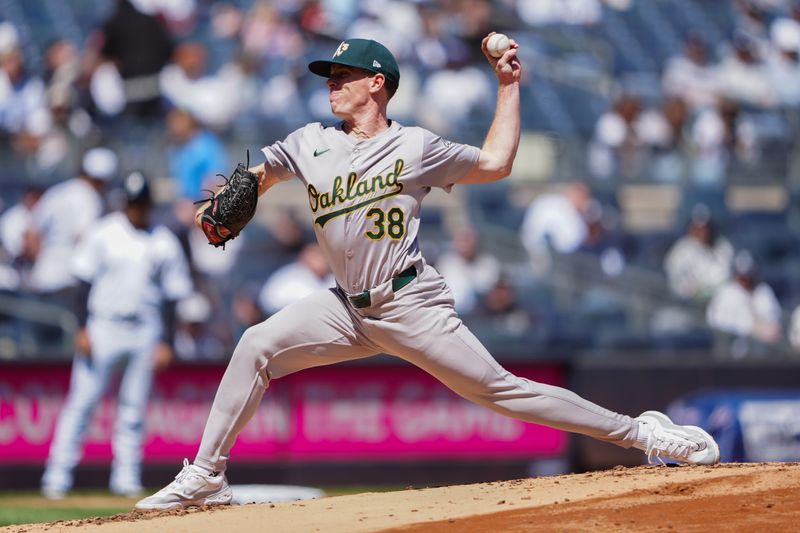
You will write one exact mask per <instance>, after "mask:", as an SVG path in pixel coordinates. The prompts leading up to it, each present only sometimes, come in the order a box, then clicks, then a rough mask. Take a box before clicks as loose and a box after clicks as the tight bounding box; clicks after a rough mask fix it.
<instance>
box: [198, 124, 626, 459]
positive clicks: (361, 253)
mask: <svg viewBox="0 0 800 533" xmlns="http://www.w3.org/2000/svg"><path fill="white" fill-rule="evenodd" d="M263 152H264V155H265V156H266V158H267V163H268V164H269V165H280V166H283V167H285V168H286V169H288V170H289V171H290V172H291V173H292V174H294V175H296V176H298V177H299V178H300V179H301V180H302V182H303V184H304V185H305V186H306V192H307V194H308V202H309V210H310V213H311V216H312V219H313V223H314V229H315V231H316V234H317V238H318V240H319V242H320V245H321V246H322V249H323V250H324V252H325V254H326V256H327V258H328V260H329V262H330V265H331V267H332V269H333V272H334V275H335V277H336V280H337V283H338V284H339V286H340V287H341V289H342V291H344V292H346V293H349V294H351V295H352V294H357V293H359V292H361V291H364V290H369V294H370V298H369V301H368V305H367V306H366V307H364V306H361V305H359V306H356V305H353V301H352V300H350V299H348V298H347V297H345V296H344V295H343V294H342V292H340V291H339V290H335V289H332V290H321V291H317V292H314V293H312V294H310V295H309V296H307V297H305V298H303V299H302V300H300V301H297V302H294V303H292V304H290V305H288V306H287V307H284V308H283V309H282V310H280V311H279V312H278V313H276V314H274V315H272V316H271V317H270V318H269V319H267V320H266V321H265V322H262V323H261V324H258V325H256V326H253V327H251V328H249V329H248V330H247V331H246V332H245V333H244V335H242V338H241V339H240V341H239V344H238V345H237V347H236V350H235V351H234V353H233V357H232V358H231V361H230V364H229V365H228V368H227V370H226V371H225V375H224V376H223V378H222V381H221V382H220V386H219V390H218V391H217V395H216V397H215V398H214V403H213V405H212V407H211V413H210V415H209V418H208V422H207V423H206V428H205V431H204V432H203V439H202V441H201V443H200V449H199V450H198V453H197V457H196V458H195V464H197V465H199V466H202V467H204V468H207V469H209V470H217V471H221V470H224V468H225V465H226V462H227V460H228V455H229V453H230V450H231V448H232V447H233V444H234V442H235V440H236V437H237V435H238V434H239V432H240V431H241V430H242V429H243V428H244V426H245V424H246V423H247V422H248V420H250V418H252V416H253V414H254V413H255V412H256V409H257V408H258V405H259V403H260V402H261V398H262V396H263V394H264V391H265V390H266V388H267V386H268V385H269V383H270V381H271V380H273V379H277V378H280V377H282V376H286V375H288V374H291V373H293V372H297V371H299V370H303V369H304V368H310V367H314V366H320V365H327V364H332V363H336V362H340V361H348V360H353V359H358V358H363V357H369V356H371V355H374V354H376V353H381V352H383V353H387V354H392V355H396V356H398V357H400V358H402V359H405V360H406V361H408V362H410V363H412V364H414V365H416V366H418V367H420V368H421V369H423V370H425V371H426V372H428V373H429V374H431V375H433V376H435V377H436V378H437V379H439V380H440V381H441V382H442V383H444V384H445V385H446V386H448V387H449V388H451V389H452V390H453V391H455V392H456V393H458V394H460V395H461V396H463V397H464V398H467V399H469V400H471V401H473V402H475V403H478V404H480V405H484V406H486V407H488V408H490V409H493V410H495V411H497V412H500V413H503V414H505V415H508V416H513V417H515V418H519V419H521V420H525V421H528V422H534V423H539V424H546V425H549V426H552V427H556V428H560V429H564V430H567V431H573V432H578V433H583V434H586V435H590V436H592V437H595V438H597V439H601V440H605V441H608V442H612V443H614V444H618V445H620V446H624V447H630V446H631V445H633V444H634V443H635V442H636V439H637V438H638V424H637V423H635V422H634V421H633V420H632V419H631V418H630V417H628V416H625V415H621V414H618V413H614V412H612V411H609V410H607V409H604V408H602V407H600V406H598V405H595V404H593V403H591V402H589V401H587V400H585V399H583V398H581V397H580V396H578V395H577V394H575V393H573V392H571V391H568V390H565V389H562V388H559V387H554V386H551V385H545V384H541V383H536V382H533V381H530V380H527V379H524V378H520V377H517V376H514V375H513V374H511V373H510V372H508V371H507V370H505V369H504V368H503V367H502V366H501V365H500V364H498V363H497V361H495V360H494V358H493V357H492V356H491V354H490V353H489V352H488V351H487V350H486V348H485V347H484V346H483V345H482V344H481V343H480V341H479V340H478V339H477V338H475V336H474V335H473V334H472V332H470V331H469V329H468V328H467V327H466V326H465V325H464V324H463V323H462V322H461V320H460V319H459V318H458V315H457V314H456V312H455V309H454V307H453V298H452V293H451V291H450V289H449V288H448V287H447V285H446V284H445V282H444V280H443V279H442V277H441V276H440V275H439V273H438V272H436V270H435V269H434V268H433V267H431V266H429V265H426V264H425V261H424V259H423V258H422V256H421V254H420V251H419V249H418V247H417V231H418V229H419V213H420V204H421V203H422V199H423V198H424V197H425V195H426V194H427V193H428V192H429V191H430V189H431V188H432V187H442V188H444V189H448V188H450V187H451V186H452V185H453V184H454V183H457V182H458V181H459V179H460V178H462V177H463V176H464V175H465V174H466V173H467V172H468V171H469V170H470V169H472V168H473V167H474V165H475V164H476V162H477V161H478V157H479V155H480V150H479V149H478V148H475V147H472V146H467V145H463V144H457V143H452V142H449V141H446V140H444V139H442V138H441V137H438V136H436V135H434V134H432V133H430V132H428V131H426V130H424V129H421V128H416V127H414V128H406V127H403V126H401V125H400V124H398V123H396V122H393V123H392V124H391V126H390V127H389V129H388V130H386V131H384V132H383V133H381V134H379V135H377V136H375V137H373V138H369V139H363V140H357V139H354V138H352V137H350V136H348V135H347V134H346V133H345V132H344V131H342V129H341V126H340V125H339V126H328V127H325V126H322V125H320V124H309V125H308V126H306V127H304V128H301V129H299V130H297V131H295V132H294V133H292V134H291V135H289V136H288V137H287V138H286V140H284V141H281V142H277V143H275V144H273V145H271V146H267V147H266V148H264V149H263ZM410 266H414V268H415V271H416V276H415V277H414V279H413V280H412V281H411V282H409V283H407V284H404V285H403V286H402V287H401V288H398V289H397V290H395V288H394V287H393V284H392V283H391V281H390V280H391V278H392V277H393V276H397V275H398V274H399V273H403V272H405V270H406V269H407V268H409V267H410ZM373 294H374V295H375V296H376V297H373Z"/></svg>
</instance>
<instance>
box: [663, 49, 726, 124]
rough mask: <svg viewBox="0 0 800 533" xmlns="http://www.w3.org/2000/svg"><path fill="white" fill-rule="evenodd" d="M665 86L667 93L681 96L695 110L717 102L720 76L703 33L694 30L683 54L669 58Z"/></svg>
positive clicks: (664, 79)
mask: <svg viewBox="0 0 800 533" xmlns="http://www.w3.org/2000/svg"><path fill="white" fill-rule="evenodd" d="M662 87H663V89H664V94H665V95H667V96H675V97H679V98H681V99H682V100H683V101H685V102H686V103H687V104H688V106H689V107H690V108H691V109H692V110H698V109H703V108H706V107H710V106H713V105H715V104H716V102H717V93H718V90H719V88H718V82H717V77H716V73H715V71H714V68H713V67H712V66H711V64H710V63H709V60H708V48H707V46H706V43H705V41H704V40H703V38H702V37H701V36H700V35H699V34H697V33H691V34H690V35H689V37H687V39H686V41H685V42H684V44H683V53H682V54H681V55H677V56H674V57H672V58H670V59H669V60H668V61H667V65H666V67H665V68H664V76H663V79H662Z"/></svg>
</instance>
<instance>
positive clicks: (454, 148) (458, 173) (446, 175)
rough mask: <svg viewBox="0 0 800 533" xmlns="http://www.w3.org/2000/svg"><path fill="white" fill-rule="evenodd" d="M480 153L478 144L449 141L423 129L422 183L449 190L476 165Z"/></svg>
mask: <svg viewBox="0 0 800 533" xmlns="http://www.w3.org/2000/svg"><path fill="white" fill-rule="evenodd" d="M480 154H481V150H480V148H478V147H476V146H471V145H469V144H460V143H456V142H452V141H448V140H447V139H444V138H442V137H440V136H438V135H436V134H434V133H431V132H430V131H428V130H425V129H422V161H421V162H420V173H421V176H422V185H424V186H426V187H439V188H442V189H445V190H447V191H449V190H450V188H451V187H452V186H453V184H455V183H456V182H458V181H459V180H460V179H461V178H463V177H464V175H465V174H466V173H467V172H469V171H470V170H471V169H472V167H474V166H475V164H476V163H477V162H478V157H480Z"/></svg>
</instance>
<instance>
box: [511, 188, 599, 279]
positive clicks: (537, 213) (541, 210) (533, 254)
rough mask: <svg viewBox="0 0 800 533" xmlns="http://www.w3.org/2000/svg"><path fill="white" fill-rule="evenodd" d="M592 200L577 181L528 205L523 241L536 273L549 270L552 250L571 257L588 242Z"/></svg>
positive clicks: (586, 189)
mask: <svg viewBox="0 0 800 533" xmlns="http://www.w3.org/2000/svg"><path fill="white" fill-rule="evenodd" d="M591 198H592V196H591V192H590V190H589V187H588V186H587V185H586V184H585V183H583V182H577V181H576V182H572V183H569V184H567V185H566V186H565V187H564V189H563V190H562V191H553V192H545V193H543V194H540V195H539V196H537V197H536V199H534V201H533V202H531V205H530V206H528V208H527V210H526V211H525V217H524V218H523V221H522V227H521V228H520V239H521V240H522V244H523V246H524V247H525V249H526V250H527V251H528V255H529V256H530V258H531V263H532V266H533V268H534V272H535V273H536V274H538V275H542V274H544V273H545V272H546V271H547V269H549V266H550V259H549V258H550V253H551V250H552V251H553V252H555V253H558V254H569V253H572V252H574V251H575V250H577V249H578V247H580V245H581V243H583V241H584V240H585V239H586V220H585V219H584V214H585V212H586V208H587V207H588V205H589V202H590V200H591Z"/></svg>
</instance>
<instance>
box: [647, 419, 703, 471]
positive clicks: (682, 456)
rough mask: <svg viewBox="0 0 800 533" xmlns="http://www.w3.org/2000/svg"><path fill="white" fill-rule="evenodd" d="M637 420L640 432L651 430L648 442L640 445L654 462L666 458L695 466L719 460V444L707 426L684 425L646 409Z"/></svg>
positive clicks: (651, 462)
mask: <svg viewBox="0 0 800 533" xmlns="http://www.w3.org/2000/svg"><path fill="white" fill-rule="evenodd" d="M634 420H636V421H638V422H639V423H640V425H639V431H642V430H645V431H649V433H648V435H647V444H646V445H644V444H642V445H639V446H637V447H638V448H640V449H643V450H644V452H645V453H646V454H647V460H648V462H649V463H650V464H654V463H655V462H656V461H658V462H660V463H661V464H664V459H670V460H673V461H678V462H681V463H688V464H693V465H713V464H716V463H718V462H719V445H718V444H717V443H716V441H715V440H714V438H713V437H712V436H711V435H709V434H708V433H707V432H706V431H705V430H704V429H703V428H699V427H697V426H680V425H678V424H676V423H674V422H673V421H672V420H670V418H669V417H668V416H667V415H665V414H664V413H660V412H658V411H645V412H644V413H642V414H641V415H639V416H638V417H636V418H635V419H634ZM642 440H643V439H642Z"/></svg>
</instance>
